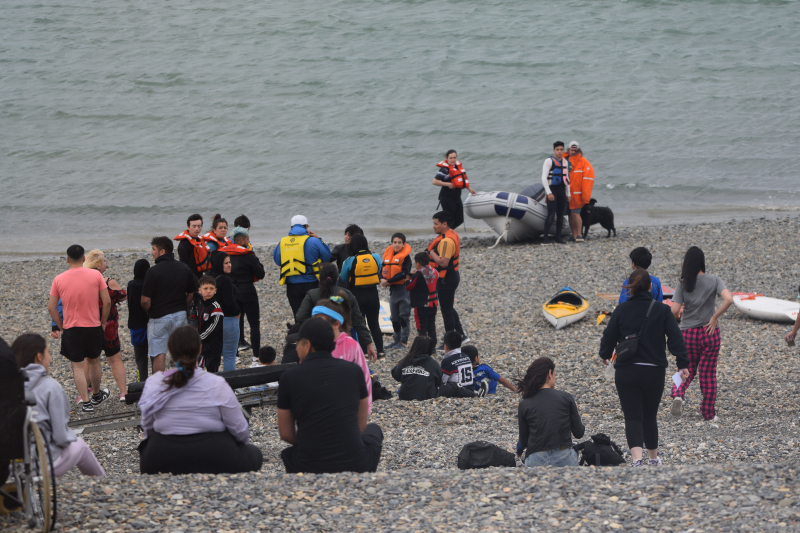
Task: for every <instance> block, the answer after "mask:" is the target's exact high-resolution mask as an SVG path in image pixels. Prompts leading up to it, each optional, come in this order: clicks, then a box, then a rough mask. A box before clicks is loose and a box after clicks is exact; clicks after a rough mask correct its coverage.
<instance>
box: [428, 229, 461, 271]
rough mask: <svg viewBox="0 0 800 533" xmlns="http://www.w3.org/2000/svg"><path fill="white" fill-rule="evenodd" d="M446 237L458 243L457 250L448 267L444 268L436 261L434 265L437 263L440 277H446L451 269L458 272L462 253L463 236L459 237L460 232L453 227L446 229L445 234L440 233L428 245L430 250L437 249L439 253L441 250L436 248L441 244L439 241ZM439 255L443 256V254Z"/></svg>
mask: <svg viewBox="0 0 800 533" xmlns="http://www.w3.org/2000/svg"><path fill="white" fill-rule="evenodd" d="M444 238H448V239H452V241H453V242H454V243H455V245H456V251H455V253H454V254H453V257H451V258H450V263H449V264H448V265H447V267H445V268H442V267H440V266H439V265H436V263H434V265H436V270H438V271H439V277H441V278H444V277H446V276H447V273H448V272H449V271H450V270H453V271H454V272H458V257H459V256H460V255H461V237H459V236H458V233H456V232H455V231H453V230H451V229H448V230H447V231H445V232H444V235H439V236H437V237H436V238H435V239H433V242H431V243H430V244H429V245H428V252H431V251H435V252H436V253H437V254H439V250H437V249H436V248H437V247H438V246H439V243H440V242H442V239H444ZM439 255H440V256H441V254H439Z"/></svg>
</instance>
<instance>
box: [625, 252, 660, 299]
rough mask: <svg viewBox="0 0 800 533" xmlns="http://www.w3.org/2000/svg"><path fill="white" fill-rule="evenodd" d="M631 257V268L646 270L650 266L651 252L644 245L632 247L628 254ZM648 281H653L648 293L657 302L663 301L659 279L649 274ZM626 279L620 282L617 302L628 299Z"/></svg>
mask: <svg viewBox="0 0 800 533" xmlns="http://www.w3.org/2000/svg"><path fill="white" fill-rule="evenodd" d="M629 257H630V258H631V269H633V270H636V269H637V268H641V269H642V270H647V269H648V268H650V263H651V262H652V261H653V254H651V253H650V250H648V249H647V248H645V247H644V246H640V247H638V248H634V249H633V250H632V251H631V254H630V256H629ZM650 281H651V282H652V283H653V287H652V288H651V289H650V293H651V294H652V295H653V299H654V300H655V301H657V302H663V301H664V293H663V291H662V290H661V280H659V279H658V278H657V277H655V276H654V275H652V274H650ZM627 286H628V280H627V279H626V280H625V281H623V282H622V291H621V292H620V293H619V303H622V302H627V301H628V289H627V288H626V287H627Z"/></svg>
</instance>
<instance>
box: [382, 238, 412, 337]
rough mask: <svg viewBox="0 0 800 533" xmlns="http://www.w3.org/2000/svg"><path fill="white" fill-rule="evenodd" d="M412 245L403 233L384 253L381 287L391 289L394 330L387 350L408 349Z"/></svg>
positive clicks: (390, 309)
mask: <svg viewBox="0 0 800 533" xmlns="http://www.w3.org/2000/svg"><path fill="white" fill-rule="evenodd" d="M410 254H411V245H410V244H408V243H407V242H406V236H405V235H403V234H402V233H395V234H394V235H392V244H391V245H390V246H389V247H388V248H386V250H385V251H384V252H383V263H382V268H381V287H389V311H390V312H391V316H392V329H394V336H393V339H392V340H393V341H394V342H393V343H392V344H390V345H389V346H387V347H386V348H387V349H389V348H391V349H395V350H405V349H406V348H408V333H409V331H408V328H409V319H410V317H411V294H410V293H409V292H408V291H407V290H406V287H405V284H406V279H407V278H408V276H409V275H410V274H411V257H410Z"/></svg>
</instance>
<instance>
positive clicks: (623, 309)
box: [600, 291, 689, 368]
mask: <svg viewBox="0 0 800 533" xmlns="http://www.w3.org/2000/svg"><path fill="white" fill-rule="evenodd" d="M652 301H653V295H652V294H650V291H643V292H640V293H639V294H637V295H636V296H634V297H633V298H631V299H630V300H628V301H626V302H623V303H621V304H619V305H618V306H617V308H616V309H614V312H613V313H611V319H610V320H609V322H608V326H606V329H605V331H603V338H602V340H601V341H600V357H601V358H603V359H611V355H612V354H613V352H614V349H615V348H616V347H617V344H618V343H619V341H621V340H622V339H624V338H625V337H627V336H628V335H632V334H636V333H638V332H639V328H641V327H642V324H643V323H644V316H645V315H646V314H647V308H648V307H649V306H650V302H652ZM665 336H666V337H667V341H666V343H665V341H664V337H665ZM665 345H668V346H669V351H670V353H671V354H672V355H674V356H675V360H676V362H677V364H678V368H687V367H688V366H689V359H688V358H687V357H686V344H685V343H684V342H683V335H682V334H681V330H680V328H679V327H678V322H676V320H675V317H674V316H673V315H672V310H671V309H670V307H669V306H668V305H664V304H663V303H660V302H656V303H655V305H653V310H652V311H651V312H650V318H648V319H647V325H645V327H644V331H643V332H642V335H641V337H640V338H639V351H638V352H637V353H636V355H635V356H633V357H631V358H630V359H628V360H627V361H624V362H622V363H615V364H614V367H615V368H619V367H622V366H629V365H633V364H636V363H650V364H652V365H656V366H660V367H663V368H667V367H668V366H669V363H668V362H667V353H666V350H665Z"/></svg>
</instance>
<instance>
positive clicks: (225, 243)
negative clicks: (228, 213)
mask: <svg viewBox="0 0 800 533" xmlns="http://www.w3.org/2000/svg"><path fill="white" fill-rule="evenodd" d="M200 238H201V239H203V240H204V241H205V242H215V243H217V247H218V248H217V250H220V249H222V247H223V246H230V245H231V244H233V241H232V240H231V239H230V237H225V238H224V239H223V240H222V242H220V240H219V239H217V236H216V235H215V234H214V232H213V231H209V232H208V233H206V234H205V235H203V236H202V237H200Z"/></svg>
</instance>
